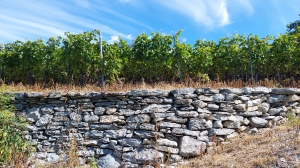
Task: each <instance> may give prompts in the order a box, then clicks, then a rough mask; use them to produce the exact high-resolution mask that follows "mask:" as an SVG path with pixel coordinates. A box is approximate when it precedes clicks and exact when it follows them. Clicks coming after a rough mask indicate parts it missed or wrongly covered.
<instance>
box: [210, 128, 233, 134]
mask: <svg viewBox="0 0 300 168" xmlns="http://www.w3.org/2000/svg"><path fill="white" fill-rule="evenodd" d="M233 132H234V129H228V128H221V129H210V133H209V134H210V135H214V134H216V135H230V134H232V133H233Z"/></svg>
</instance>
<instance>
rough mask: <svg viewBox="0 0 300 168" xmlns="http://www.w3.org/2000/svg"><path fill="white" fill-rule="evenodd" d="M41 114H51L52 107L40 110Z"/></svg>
mask: <svg viewBox="0 0 300 168" xmlns="http://www.w3.org/2000/svg"><path fill="white" fill-rule="evenodd" d="M41 112H42V113H43V114H53V113H54V112H53V106H46V107H42V108H41Z"/></svg>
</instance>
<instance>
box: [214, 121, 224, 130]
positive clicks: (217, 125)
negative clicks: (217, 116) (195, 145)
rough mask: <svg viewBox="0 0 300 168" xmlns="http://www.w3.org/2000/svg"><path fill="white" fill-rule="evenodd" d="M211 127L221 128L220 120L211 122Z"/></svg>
mask: <svg viewBox="0 0 300 168" xmlns="http://www.w3.org/2000/svg"><path fill="white" fill-rule="evenodd" d="M213 128H223V124H222V120H217V121H215V122H214V123H213Z"/></svg>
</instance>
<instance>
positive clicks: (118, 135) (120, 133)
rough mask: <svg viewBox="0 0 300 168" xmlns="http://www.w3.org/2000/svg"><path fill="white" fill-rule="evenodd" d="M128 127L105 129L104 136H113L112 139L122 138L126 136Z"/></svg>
mask: <svg viewBox="0 0 300 168" xmlns="http://www.w3.org/2000/svg"><path fill="white" fill-rule="evenodd" d="M126 131H127V129H119V130H105V131H104V137H107V138H112V139H120V138H125V137H126Z"/></svg>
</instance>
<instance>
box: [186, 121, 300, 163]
mask: <svg viewBox="0 0 300 168" xmlns="http://www.w3.org/2000/svg"><path fill="white" fill-rule="evenodd" d="M293 120H294V121H293V122H290V121H289V122H288V124H285V125H282V126H277V127H274V128H270V129H262V130H261V131H260V132H259V133H257V134H256V135H246V134H240V135H239V136H238V137H236V138H233V139H231V140H230V141H228V143H225V144H224V145H223V146H222V147H221V146H219V147H217V148H216V149H215V150H213V152H211V153H210V154H206V155H204V156H203V157H201V158H200V159H199V158H196V159H192V160H188V163H187V164H184V165H182V166H180V168H200V167H206V168H215V167H219V168H235V167H236V168H239V167H243V168H244V167H245V168H248V167H249V168H250V167H251V168H252V167H259V168H266V167H300V146H299V144H300V136H299V132H300V129H299V125H300V119H299V118H298V119H296V120H295V119H293ZM295 121H296V122H295Z"/></svg>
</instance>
